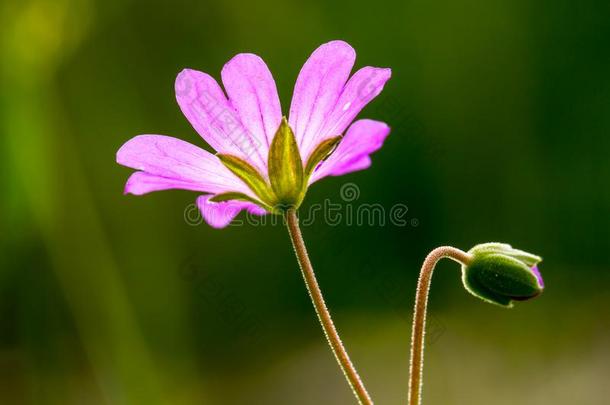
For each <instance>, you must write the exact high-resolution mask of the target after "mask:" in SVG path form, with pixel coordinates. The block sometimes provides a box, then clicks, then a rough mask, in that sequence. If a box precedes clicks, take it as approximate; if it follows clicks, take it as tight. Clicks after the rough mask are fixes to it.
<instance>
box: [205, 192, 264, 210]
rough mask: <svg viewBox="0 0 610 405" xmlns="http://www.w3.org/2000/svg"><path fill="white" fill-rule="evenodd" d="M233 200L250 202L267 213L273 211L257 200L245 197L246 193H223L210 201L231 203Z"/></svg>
mask: <svg viewBox="0 0 610 405" xmlns="http://www.w3.org/2000/svg"><path fill="white" fill-rule="evenodd" d="M231 200H238V201H248V202H251V203H252V204H256V205H258V206H259V207H261V208H263V209H265V210H267V211H271V207H270V206H269V205H267V204H265V203H263V202H261V201H259V200H257V199H255V198H252V197H250V196H248V195H245V194H244V193H238V192H235V191H230V192H227V193H222V194H216V195H215V196H214V197H212V198H210V201H212V202H224V201H231Z"/></svg>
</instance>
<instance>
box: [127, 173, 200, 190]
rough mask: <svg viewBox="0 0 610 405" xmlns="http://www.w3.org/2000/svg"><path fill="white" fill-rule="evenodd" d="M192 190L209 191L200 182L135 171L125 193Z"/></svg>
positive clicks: (128, 181)
mask: <svg viewBox="0 0 610 405" xmlns="http://www.w3.org/2000/svg"><path fill="white" fill-rule="evenodd" d="M171 189H179V190H190V191H203V192H205V191H208V190H207V188H206V187H204V186H202V185H201V184H198V183H193V182H189V181H184V180H177V179H170V178H167V177H162V176H155V175H154V174H150V173H146V172H135V173H133V174H132V175H131V176H129V179H128V180H127V183H126V184H125V191H124V192H125V194H134V195H142V194H147V193H150V192H153V191H161V190H171Z"/></svg>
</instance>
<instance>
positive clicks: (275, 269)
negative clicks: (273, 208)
mask: <svg viewBox="0 0 610 405" xmlns="http://www.w3.org/2000/svg"><path fill="white" fill-rule="evenodd" d="M331 39H344V40H346V41H348V42H350V43H351V44H352V45H353V46H354V47H355V49H356V50H357V52H358V60H357V67H361V66H364V65H375V66H389V67H391V68H392V69H393V78H392V79H391V81H390V82H389V83H388V85H387V86H386V90H385V91H384V92H383V93H382V94H381V96H380V97H378V98H377V99H376V100H375V101H373V103H371V104H370V105H369V106H368V107H367V108H366V109H365V111H363V113H362V114H361V116H365V117H370V118H375V119H381V120H384V121H387V122H388V123H389V124H390V126H392V128H393V130H392V133H391V135H390V137H389V138H388V140H387V141H386V144H385V146H384V148H383V149H382V150H381V151H380V152H378V153H377V154H376V155H375V156H374V163H373V166H372V167H371V169H370V170H367V171H364V172H359V173H354V174H350V175H347V176H344V177H338V178H329V179H326V180H324V181H322V182H320V183H317V184H316V185H315V186H314V187H313V188H312V189H311V190H310V192H309V194H308V197H307V199H306V203H305V205H304V207H303V209H304V210H307V208H308V207H309V206H311V205H312V204H316V203H321V202H323V201H324V200H326V199H328V200H329V201H331V202H334V203H340V204H342V207H347V206H352V207H355V208H357V207H358V206H360V205H361V204H381V205H382V206H383V207H386V208H389V207H392V206H395V205H396V204H404V205H405V206H407V207H408V212H407V215H406V217H405V218H406V222H405V223H404V224H401V225H397V224H391V223H387V222H386V223H385V225H384V226H381V224H379V223H376V224H374V225H373V226H370V225H368V224H361V225H358V224H353V223H352V225H348V224H347V223H346V221H341V222H340V224H339V225H336V226H333V225H331V224H328V223H325V221H324V220H322V219H317V220H315V221H313V224H310V225H308V226H304V229H303V232H304V236H305V239H306V241H307V243H308V246H309V250H310V254H311V258H312V261H313V264H314V267H315V268H316V271H317V273H318V277H319V281H320V283H321V286H322V289H323V290H324V291H325V294H326V299H327V301H328V304H329V306H330V308H331V310H332V312H333V314H334V317H335V322H336V324H337V326H338V328H339V331H340V332H341V334H342V337H343V339H344V341H345V343H346V345H347V348H348V350H349V351H350V353H351V355H352V358H353V360H354V362H355V363H356V365H357V367H358V369H359V371H360V373H361V375H362V377H363V378H364V380H365V381H366V383H367V385H368V388H369V390H370V391H371V393H372V395H373V396H374V398H375V399H376V402H377V403H379V404H401V403H403V404H404V403H406V393H407V376H408V351H409V347H408V346H409V336H410V329H411V327H410V319H411V313H410V311H411V308H412V300H413V296H414V291H415V283H416V279H417V275H418V271H419V266H420V265H421V262H422V260H423V258H424V257H425V255H426V254H427V253H428V252H429V251H430V250H431V249H432V248H434V247H436V246H440V245H443V244H452V245H454V246H457V247H460V248H462V249H469V248H470V247H472V246H473V245H474V244H476V243H479V242H487V241H502V242H507V243H511V244H513V245H514V246H516V247H519V248H524V249H527V250H529V251H532V252H535V253H538V254H541V255H542V256H544V259H545V260H544V262H543V264H542V266H541V270H542V272H543V275H544V277H545V281H546V285H547V290H546V291H545V293H544V294H543V296H542V297H540V298H539V299H536V300H533V301H531V302H527V303H523V304H521V305H518V306H516V307H515V308H514V309H512V310H503V309H501V308H497V307H494V306H491V305H486V304H483V303H482V302H480V301H478V300H477V299H475V298H474V297H472V296H470V295H468V294H467V293H466V292H465V290H464V289H463V288H462V287H461V283H460V280H459V270H458V268H457V267H456V266H455V265H454V264H452V263H450V262H447V263H441V264H440V265H439V266H438V268H437V272H436V274H435V276H434V281H433V284H432V292H431V302H430V323H429V333H428V349H427V353H426V369H425V377H426V382H425V386H424V401H425V403H426V404H443V405H452V404H456V405H457V404H460V405H463V404H469V405H477V404H501V405H502V404H515V403H519V404H524V405H525V404H542V405H544V404H575V403H577V404H591V405H601V404H607V403H608V399H607V398H608V397H609V396H610V386H609V385H608V381H609V380H610V311H609V307H610V287H609V285H610V284H609V283H610V271H609V270H610V259H609V258H608V254H609V252H610V215H609V214H610V212H609V209H610V187H609V186H610V184H609V181H610V159H609V156H610V136H609V135H610V76H609V73H610V42H609V40H610V3H609V2H607V1H567V0H555V1H550V0H544V1H537V2H530V1H514V0H498V1H493V2H481V1H473V0H464V1H457V2H456V1H444V0H441V1H433V2H429V1H428V2H425V1H398V0H396V1H383V0H382V1H375V2H363V1H349V2H348V1H335V2H327V1H322V0H316V1H309V2H304V1H303V2H292V1H283V2H280V1H272V0H260V1H257V2H236V1H214V2H211V1H193V2H184V1H173V2H150V1H115V0H104V1H101V0H21V1H16V0H8V2H7V1H6V0H5V1H3V2H2V3H1V5H0V52H1V64H0V134H1V143H0V154H1V155H0V173H2V175H1V176H0V182H1V189H2V192H1V195H2V198H0V208H1V209H0V212H1V214H0V241H1V246H2V252H1V254H0V403H2V404H17V405H18V404H223V405H225V404H226V405H232V404H269V405H272V404H291V405H292V404H294V405H300V404H303V405H305V404H352V403H354V400H353V398H352V396H351V392H350V391H349V389H348V387H347V385H346V384H345V382H344V380H343V376H342V375H341V373H340V372H339V370H338V368H337V366H336V364H335V363H334V359H333V357H332V355H331V353H330V351H329V349H328V348H327V347H326V345H325V342H324V340H323V337H322V332H321V330H320V327H319V325H318V323H317V321H316V319H315V316H314V312H313V309H312V307H311V304H310V302H309V299H308V297H307V294H306V292H305V288H304V286H303V283H302V280H301V276H300V274H299V271H298V267H297V264H296V262H295V259H294V257H293V252H292V249H291V246H290V242H289V240H288V237H287V234H286V230H285V229H284V228H283V227H282V226H281V224H271V223H267V224H266V225H256V226H255V225H245V224H244V225H242V226H232V227H229V228H226V229H224V230H215V229H212V228H210V227H208V226H206V225H205V224H197V223H194V222H193V221H192V220H189V221H187V220H185V212H188V210H189V205H190V204H192V203H193V202H194V200H195V198H196V194H195V193H191V192H185V191H172V192H162V193H153V194H150V195H147V196H145V197H134V196H125V195H123V194H122V191H123V185H124V182H125V180H126V179H127V177H128V175H129V173H130V172H131V170H129V169H127V168H124V167H120V166H118V165H117V164H116V163H115V153H116V151H117V149H118V148H119V147H120V146H121V145H122V144H123V143H124V142H125V141H127V140H128V139H130V138H131V137H133V136H135V135H137V134H141V133H158V134H167V135H172V136H176V137H178V138H181V139H184V140H187V141H189V142H192V143H195V144H197V145H200V146H204V142H203V140H202V139H201V138H200V137H199V136H198V135H197V134H196V133H195V131H194V130H193V129H192V128H191V127H190V125H189V124H188V122H187V121H186V119H185V118H184V117H183V116H182V114H181V112H180V110H179V108H178V106H177V104H176V102H175V98H174V91H173V85H174V79H175V76H176V74H177V73H178V72H179V71H180V70H181V69H183V68H184V67H190V68H194V69H198V70H202V71H205V72H209V73H210V74H212V75H213V76H215V77H217V78H218V77H219V72H220V69H221V68H222V65H223V64H224V62H226V61H227V60H228V59H229V58H231V57H232V56H233V55H234V54H236V53H239V52H244V51H248V52H254V53H257V54H259V55H261V56H262V57H263V58H264V59H265V60H266V62H267V63H268V65H269V67H270V69H271V70H272V72H273V73H274V76H275V79H276V81H277V84H278V89H279V91H280V96H281V100H282V104H283V109H284V111H285V112H286V111H287V109H288V105H289V102H290V97H291V93H292V88H293V85H294V81H295V79H296V76H297V73H298V71H299V69H300V67H301V65H302V64H303V62H304V61H305V59H306V58H307V56H308V55H309V54H310V53H311V51H312V50H313V49H314V48H316V47H317V46H318V45H319V44H321V43H323V42H326V41H328V40H331ZM204 147H206V148H207V146H204ZM346 184H349V185H350V187H357V195H356V196H355V197H350V198H349V201H346V200H345V198H342V195H341V190H342V187H345V185H346ZM343 197H344V196H343ZM343 212H344V213H345V212H347V211H343ZM241 219H242V220H243V217H242V218H241Z"/></svg>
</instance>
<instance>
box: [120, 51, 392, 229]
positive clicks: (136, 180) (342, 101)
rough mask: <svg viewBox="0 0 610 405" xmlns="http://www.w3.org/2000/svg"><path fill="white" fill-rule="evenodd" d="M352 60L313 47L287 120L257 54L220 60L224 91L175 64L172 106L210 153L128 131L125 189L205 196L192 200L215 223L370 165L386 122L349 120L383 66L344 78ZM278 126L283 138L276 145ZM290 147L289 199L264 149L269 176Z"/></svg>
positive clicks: (374, 87)
mask: <svg viewBox="0 0 610 405" xmlns="http://www.w3.org/2000/svg"><path fill="white" fill-rule="evenodd" d="M355 59H356V53H355V51H354V49H353V48H352V47H351V46H350V45H349V44H347V43H345V42H343V41H332V42H328V43H326V44H323V45H322V46H320V47H319V48H318V49H316V50H315V51H314V52H313V54H312V55H311V56H310V57H309V59H308V60H307V62H305V65H304V66H303V68H302V69H301V72H300V73H299V76H298V78H297V82H296V85H295V88H294V94H293V98H292V103H291V105H290V114H289V118H288V120H287V121H286V120H284V121H283V119H282V111H281V108H280V101H279V97H278V93H277V89H276V86H275V82H274V80H273V77H272V75H271V72H270V71H269V69H268V68H267V66H266V65H265V62H263V60H262V59H261V58H260V57H258V56H257V55H254V54H248V53H244V54H239V55H236V56H235V57H234V58H233V59H231V60H230V61H229V62H227V64H226V65H225V66H224V67H223V69H222V73H221V77H222V83H223V84H224V89H225V91H226V96H225V93H224V92H223V90H222V88H221V87H220V86H219V85H218V83H217V82H216V80H214V78H212V77H211V76H210V75H208V74H206V73H203V72H199V71H196V70H190V69H185V70H183V71H182V72H181V73H180V74H179V75H178V77H177V78H176V87H175V88H176V99H177V101H178V104H179V105H180V108H181V110H182V112H183V113H184V115H185V116H186V118H187V119H188V120H189V122H190V123H191V125H192V126H193V128H195V130H196V131H197V132H198V133H199V134H200V135H201V137H202V138H203V139H204V140H205V141H206V142H207V143H208V144H209V145H210V146H211V147H212V148H214V149H215V150H216V152H217V154H216V155H214V154H212V153H209V152H207V151H205V150H204V149H201V148H199V147H197V146H194V145H192V144H190V143H187V142H184V141H181V140H179V139H176V138H172V137H168V136H163V135H139V136H136V137H135V138H132V139H130V140H129V141H127V142H126V143H125V144H124V145H123V146H122V147H121V148H120V149H119V151H118V152H117V162H118V163H119V164H121V165H124V166H127V167H130V168H133V169H136V170H138V171H137V172H135V173H133V174H132V175H131V177H130V178H129V179H128V180H127V184H126V185H125V193H131V194H135V195H142V194H146V193H149V192H151V191H158V190H167V189H183V190H192V191H198V192H202V193H205V194H204V195H202V196H200V197H198V198H197V205H198V206H199V208H200V210H201V213H202V215H203V217H204V218H205V220H206V221H207V222H208V224H210V225H211V226H213V227H216V228H222V227H225V226H227V225H228V224H229V223H230V222H231V220H232V219H233V218H234V217H235V216H236V215H237V214H238V213H239V212H240V211H241V210H247V211H249V212H251V213H254V214H259V215H264V214H266V213H268V212H274V209H273V205H275V204H276V203H278V204H281V203H283V202H285V201H288V200H290V201H289V202H290V203H294V204H297V205H298V204H300V202H301V201H302V198H303V197H304V195H305V192H306V190H307V187H308V186H309V185H311V184H312V183H314V182H316V181H318V180H320V179H322V178H324V177H326V176H340V175H343V174H346V173H350V172H354V171H357V170H362V169H366V168H368V167H369V166H370V165H371V158H370V154H372V153H373V152H375V151H376V150H378V149H379V148H381V146H382V144H383V141H384V140H385V138H386V136H387V135H388V133H389V131H390V128H389V127H388V126H387V125H386V124H385V123H383V122H379V121H373V120H368V119H361V120H358V121H355V122H353V123H352V121H353V120H354V118H355V117H356V115H357V114H358V113H359V112H360V110H362V108H364V106H366V104H368V102H369V101H371V100H372V99H373V98H375V97H376V96H377V95H378V94H379V93H380V92H381V90H382V89H383V86H384V84H385V82H386V81H387V80H388V79H389V78H390V76H391V71H390V69H384V68H375V67H370V66H367V67H364V68H362V69H360V70H358V71H357V72H356V73H354V75H352V76H351V77H350V73H351V70H352V67H353V65H354V62H355ZM227 96H228V97H227ZM282 128H283V131H284V134H285V138H282V139H283V141H282V140H278V141H277V142H275V141H274V139H275V137H276V134H280V132H282ZM343 134H344V135H343ZM278 139H279V138H278ZM291 146H294V147H292V151H297V156H296V157H295V159H294V160H295V161H297V162H298V163H296V164H297V165H298V166H299V167H297V169H298V170H297V171H298V174H299V176H301V177H299V178H298V179H299V181H301V183H302V186H300V187H301V188H300V190H301V191H299V190H297V191H298V192H297V193H296V194H298V196H297V197H294V196H293V197H294V198H292V199H286V198H284V197H283V196H280V195H279V194H278V187H279V188H280V189H282V184H280V185H279V186H277V181H276V182H274V178H273V175H270V163H271V160H270V159H271V156H270V149H271V150H273V148H276V149H275V150H276V151H277V152H276V160H275V166H278V165H279V167H280V169H276V173H277V170H284V169H283V168H282V167H283V166H282V165H285V162H284V160H290V159H289V158H290V156H291V155H290V153H291V149H290V147H291ZM281 148H284V149H281ZM286 148H288V149H286ZM273 153H274V152H272V154H273ZM293 154H294V152H293ZM306 163H309V166H308V165H307V164H306ZM293 166H294V165H293ZM300 166H303V167H300ZM307 167H309V169H307ZM288 177H289V180H290V179H292V178H293V177H294V176H292V177H290V176H288ZM284 180H286V179H284ZM280 181H283V180H281V179H280ZM270 183H271V184H270ZM257 185H259V186H260V187H258V188H257ZM276 186H277V187H276ZM284 189H285V187H284ZM293 194H294V193H293ZM296 194H294V195H296ZM291 195H292V194H291ZM284 200H285V201H284Z"/></svg>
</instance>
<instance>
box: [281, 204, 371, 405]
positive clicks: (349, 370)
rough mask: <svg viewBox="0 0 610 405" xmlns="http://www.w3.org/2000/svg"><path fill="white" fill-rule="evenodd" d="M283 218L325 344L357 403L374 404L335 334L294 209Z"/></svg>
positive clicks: (337, 335) (335, 330)
mask: <svg viewBox="0 0 610 405" xmlns="http://www.w3.org/2000/svg"><path fill="white" fill-rule="evenodd" d="M286 220H287V225H288V232H289V234H290V238H291V240H292V245H293V246H294V252H295V254H296V256H297V260H298V262H299V266H300V267H301V272H302V273H303V279H304V280H305V285H306V286H307V291H308V292H309V296H310V297H311V302H312V303H313V306H314V308H315V310H316V314H317V315H318V319H319V320H320V324H321V325H322V329H323V330H324V334H325V335H326V339H327V340H328V344H329V345H330V347H331V349H332V351H333V354H334V355H335V358H336V359H337V363H339V366H340V367H341V370H342V371H343V374H344V375H345V378H346V379H347V382H348V383H349V385H350V387H351V388H352V391H353V392H354V395H355V396H356V398H358V402H359V403H360V404H363V405H373V400H372V399H371V397H370V396H369V394H368V392H367V391H366V388H364V384H363V383H362V381H361V380H360V377H359V376H358V372H357V371H356V369H355V368H354V365H353V364H352V362H351V361H350V359H349V356H348V354H347V351H346V350H345V347H343V343H342V342H341V338H340V337H339V334H338V333H337V329H336V328H335V325H334V323H333V320H332V318H331V317H330V312H329V311H328V308H326V304H325V302H324V297H322V291H321V290H320V286H319V285H318V281H317V280H316V276H315V273H314V271H313V267H312V266H311V262H310V261H309V256H308V255H307V249H306V248H305V242H304V241H303V235H301V230H300V228H299V219H298V217H297V214H296V211H295V210H288V211H287V212H286Z"/></svg>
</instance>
